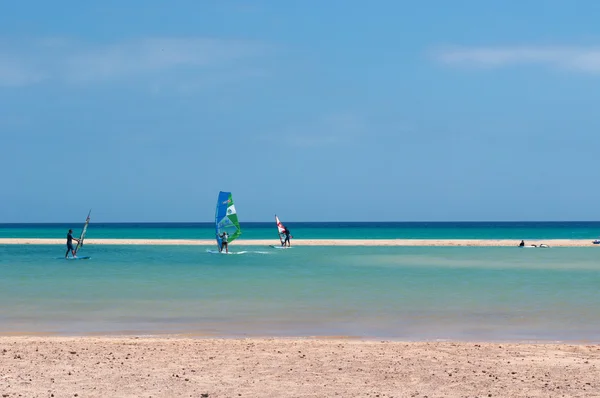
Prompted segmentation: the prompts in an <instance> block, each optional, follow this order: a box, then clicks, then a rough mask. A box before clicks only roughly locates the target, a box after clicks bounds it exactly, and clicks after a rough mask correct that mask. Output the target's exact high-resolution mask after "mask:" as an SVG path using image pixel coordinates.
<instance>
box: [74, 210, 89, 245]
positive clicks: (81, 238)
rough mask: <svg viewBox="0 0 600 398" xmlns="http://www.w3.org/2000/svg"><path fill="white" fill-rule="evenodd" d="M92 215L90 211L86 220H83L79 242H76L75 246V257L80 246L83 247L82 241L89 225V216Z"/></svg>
mask: <svg viewBox="0 0 600 398" xmlns="http://www.w3.org/2000/svg"><path fill="white" fill-rule="evenodd" d="M91 214H92V209H90V211H89V212H88V215H87V218H86V219H85V224H83V229H82V230H81V235H80V236H79V242H77V246H75V255H77V252H78V251H79V249H81V246H83V240H84V239H85V234H86V232H87V228H88V225H89V224H90V215H91Z"/></svg>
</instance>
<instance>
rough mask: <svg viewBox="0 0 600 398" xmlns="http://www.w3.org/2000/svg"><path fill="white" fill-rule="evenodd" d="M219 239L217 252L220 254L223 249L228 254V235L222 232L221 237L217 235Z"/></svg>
mask: <svg viewBox="0 0 600 398" xmlns="http://www.w3.org/2000/svg"><path fill="white" fill-rule="evenodd" d="M219 237H220V238H221V247H220V248H219V252H222V251H223V248H225V253H229V242H228V241H227V240H228V239H229V234H228V233H227V232H223V233H222V234H221V235H219Z"/></svg>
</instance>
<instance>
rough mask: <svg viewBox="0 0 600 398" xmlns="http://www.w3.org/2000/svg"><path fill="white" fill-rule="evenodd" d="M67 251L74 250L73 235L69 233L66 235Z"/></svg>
mask: <svg viewBox="0 0 600 398" xmlns="http://www.w3.org/2000/svg"><path fill="white" fill-rule="evenodd" d="M67 250H75V249H74V248H73V234H72V233H70V232H69V233H68V234H67Z"/></svg>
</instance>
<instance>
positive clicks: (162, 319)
mask: <svg viewBox="0 0 600 398" xmlns="http://www.w3.org/2000/svg"><path fill="white" fill-rule="evenodd" d="M288 226H289V228H290V230H291V232H292V234H293V235H294V237H296V238H302V239H319V238H346V239H353V238H354V239H376V238H405V239H406V238H419V239H421V238H432V239H435V238H438V239H453V238H456V239H459V238H470V239H515V241H518V240H520V239H552V238H556V239H558V238H563V239H564V238H572V239H588V238H589V239H593V238H595V237H597V236H598V235H600V223H598V222H594V223H321V224H320V223H288ZM68 228H73V229H74V230H75V236H77V235H78V234H79V231H80V228H81V225H76V224H25V225H14V224H13V225H1V224H0V238H9V237H13V238H14V237H38V238H64V236H65V234H66V230H67V229H68ZM242 229H243V237H244V238H247V239H252V238H256V239H266V238H273V239H274V240H275V241H276V240H277V232H276V230H275V228H274V225H273V224H271V223H265V224H252V223H248V224H242ZM213 236H214V229H213V227H212V225H211V224H208V223H207V224H94V223H93V222H92V223H91V224H90V227H89V230H88V235H87V237H88V238H152V239H174V238H185V239H212V237H213ZM241 242H242V241H239V242H234V243H233V244H232V249H233V251H235V252H237V253H240V254H237V255H229V256H224V255H217V254H210V253H208V252H207V251H206V250H207V248H206V247H202V246H137V245H131V246H117V245H116V246H111V245H85V246H84V248H83V249H82V252H81V253H80V255H86V256H91V259H90V260H79V261H66V260H64V259H62V258H61V257H62V256H64V250H65V248H64V245H0V333H4V334H6V333H19V334H22V333H56V334H64V335H79V334H97V333H99V334H139V335H141V334H165V333H183V334H193V335H208V336H225V337H229V336H237V337H240V336H283V337H287V336H296V337H300V336H355V337H361V338H385V339H395V340H439V339H450V340H480V341H507V340H508V341H575V342H600V294H598V288H599V287H600V249H598V247H595V246H590V247H581V248H575V247H574V248H558V247H557V248H549V249H529V250H524V249H519V248H517V247H513V248H505V247H360V246H349V247H335V246H330V247H307V246H302V247H293V248H292V249H288V250H274V249H271V248H269V247H264V248H263V247H259V246H246V247H244V246H243V245H242V244H241ZM238 243H239V244H238Z"/></svg>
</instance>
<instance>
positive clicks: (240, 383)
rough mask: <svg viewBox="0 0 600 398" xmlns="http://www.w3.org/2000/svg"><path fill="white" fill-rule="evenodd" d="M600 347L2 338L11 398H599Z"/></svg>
mask: <svg viewBox="0 0 600 398" xmlns="http://www.w3.org/2000/svg"><path fill="white" fill-rule="evenodd" d="M599 380H600V346H598V345H571V344H514V343H511V344H504V343H464V342H462V343H451V342H411V343H401V342H387V341H358V340H350V339H343V338H332V339H301V340H297V339H295V340H284V339H232V340H228V339H204V338H201V339H193V338H168V337H167V338H136V337H128V338H122V337H41V336H34V337H11V336H4V337H0V391H1V393H2V397H18V396H23V397H57V398H58V397H215V398H216V397H335V396H339V397H373V398H375V397H382V398H383V397H388V398H390V397H396V398H399V397H599V396H600V381H599Z"/></svg>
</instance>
